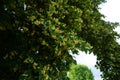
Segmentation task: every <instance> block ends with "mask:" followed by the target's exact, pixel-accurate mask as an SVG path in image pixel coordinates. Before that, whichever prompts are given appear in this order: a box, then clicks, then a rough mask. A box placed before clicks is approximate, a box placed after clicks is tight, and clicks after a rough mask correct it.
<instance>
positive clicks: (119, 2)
mask: <svg viewBox="0 0 120 80" xmlns="http://www.w3.org/2000/svg"><path fill="white" fill-rule="evenodd" d="M100 7H101V9H100V12H101V13H102V14H103V15H105V16H106V17H105V19H104V20H105V21H110V22H118V23H120V9H119V8H120V0H107V2H106V3H104V4H102V5H100ZM115 31H117V32H118V33H120V26H118V27H117V28H116V29H115ZM117 41H118V42H119V43H120V39H119V40H117ZM79 53H80V55H74V56H75V59H76V60H77V63H78V64H84V65H87V66H88V67H89V68H90V69H91V71H92V72H93V75H94V78H95V80H103V79H102V78H101V77H100V74H101V72H100V71H99V70H97V69H96V68H95V67H94V66H95V64H96V56H94V55H93V54H90V55H89V54H85V53H84V52H81V51H80V52H79Z"/></svg>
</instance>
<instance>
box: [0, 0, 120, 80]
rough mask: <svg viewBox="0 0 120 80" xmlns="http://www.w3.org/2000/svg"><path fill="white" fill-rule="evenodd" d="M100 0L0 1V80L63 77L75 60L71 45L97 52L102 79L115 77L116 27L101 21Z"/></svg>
mask: <svg viewBox="0 0 120 80" xmlns="http://www.w3.org/2000/svg"><path fill="white" fill-rule="evenodd" d="M103 2H104V0H85V1H83V0H74V1H73V0H9V1H8V0H0V63H1V64H0V74H2V75H0V77H1V80H8V79H9V80H13V79H14V80H18V79H20V80H23V79H27V80H33V79H34V80H41V79H43V80H46V79H50V80H54V79H58V80H59V79H65V80H66V78H67V76H65V75H67V71H68V70H69V66H70V65H71V64H72V63H75V60H74V59H73V58H72V56H71V55H70V54H69V53H68V50H72V51H73V53H77V49H79V50H82V51H85V52H87V51H91V52H93V53H94V54H95V55H97V59H98V62H97V67H98V68H100V70H101V71H102V72H103V77H104V78H105V79H107V80H110V79H112V80H113V79H119V75H120V66H119V63H120V54H119V50H120V49H119V48H120V46H119V44H118V43H117V42H116V37H117V36H118V34H117V33H116V32H115V31H114V28H115V27H116V26H117V25H116V24H114V23H110V22H105V21H104V20H102V18H103V17H104V16H103V15H102V14H101V13H100V12H99V5H100V4H101V3H103ZM106 41H107V42H106ZM8 74H9V75H8ZM14 75H16V76H14Z"/></svg>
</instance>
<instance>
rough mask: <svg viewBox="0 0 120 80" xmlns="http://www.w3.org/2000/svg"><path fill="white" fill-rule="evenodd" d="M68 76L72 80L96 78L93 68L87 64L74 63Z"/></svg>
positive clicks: (91, 79) (92, 79)
mask: <svg viewBox="0 0 120 80" xmlns="http://www.w3.org/2000/svg"><path fill="white" fill-rule="evenodd" d="M68 77H69V79H70V80H94V76H93V74H92V72H91V70H90V69H89V68H88V67H87V66H85V65H72V66H71V68H70V71H69V73H68Z"/></svg>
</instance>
